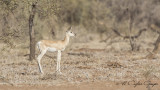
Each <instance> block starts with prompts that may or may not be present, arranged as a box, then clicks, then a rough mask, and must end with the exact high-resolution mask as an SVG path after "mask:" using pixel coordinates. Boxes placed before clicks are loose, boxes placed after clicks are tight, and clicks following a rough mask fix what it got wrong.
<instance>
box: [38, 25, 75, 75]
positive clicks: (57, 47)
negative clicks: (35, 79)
mask: <svg viewBox="0 0 160 90" xmlns="http://www.w3.org/2000/svg"><path fill="white" fill-rule="evenodd" d="M71 29H72V27H70V28H69V29H68V30H67V31H66V36H65V38H64V40H57V41H52V40H41V41H39V42H38V43H37V47H38V49H39V50H40V54H39V55H38V57H37V61H38V66H39V71H40V72H41V73H42V74H43V70H42V66H41V59H42V57H43V55H44V54H45V53H46V52H47V51H49V52H55V51H57V66H56V71H57V72H58V73H60V74H61V71H60V62H61V52H62V51H64V50H65V48H66V46H67V45H68V44H69V39H70V36H76V34H74V33H73V32H72V31H71Z"/></svg>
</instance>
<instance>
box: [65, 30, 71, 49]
mask: <svg viewBox="0 0 160 90" xmlns="http://www.w3.org/2000/svg"><path fill="white" fill-rule="evenodd" d="M69 38H70V36H69V35H68V34H67V33H66V36H65V38H64V44H65V46H67V45H68V43H69Z"/></svg>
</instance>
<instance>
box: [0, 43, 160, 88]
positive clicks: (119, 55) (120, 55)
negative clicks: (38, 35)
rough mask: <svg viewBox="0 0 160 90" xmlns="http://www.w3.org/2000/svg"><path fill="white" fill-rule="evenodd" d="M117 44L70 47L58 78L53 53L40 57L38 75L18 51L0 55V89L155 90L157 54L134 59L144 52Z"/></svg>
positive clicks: (158, 68)
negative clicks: (151, 56) (146, 57)
mask: <svg viewBox="0 0 160 90" xmlns="http://www.w3.org/2000/svg"><path fill="white" fill-rule="evenodd" d="M120 44H121V47H120V45H118V44H115V45H112V46H110V47H106V44H105V43H90V44H73V45H71V46H72V48H68V49H67V50H66V51H64V52H63V53H62V61H61V71H62V73H63V74H62V75H59V74H56V73H55V69H56V55H57V53H56V52H55V53H49V52H48V53H47V54H46V55H45V56H44V57H43V58H42V61H41V64H42V67H43V71H44V75H41V74H40V73H39V70H38V65H37V61H36V60H34V61H32V62H31V61H29V60H28V55H25V54H26V53H24V52H22V50H17V51H16V50H11V51H10V52H7V53H5V52H4V53H3V54H1V57H0V65H1V68H0V71H1V72H0V90H7V89H8V90H10V89H12V90H22V89H26V90H37V89H39V90H44V89H53V88H54V89H56V90H75V89H76V90H85V89H86V90H88V89H89V90H106V89H108V90H128V89H130V90H159V89H160V85H159V84H160V81H159V78H160V61H159V60H158V58H159V55H156V58H155V59H152V60H147V59H138V60H136V59H134V58H137V57H143V56H145V55H147V54H148V52H146V51H145V50H140V51H138V52H130V51H129V49H128V47H129V46H127V44H126V45H122V44H123V42H122V43H120ZM124 44H125V43H124ZM117 46H119V47H118V48H117ZM124 47H125V48H124ZM127 49H128V50H127ZM148 80H151V81H152V82H150V83H151V84H156V85H154V86H153V87H152V86H151V85H150V87H146V86H147V85H146V83H144V82H145V81H148ZM128 82H129V84H128ZM124 83H125V85H122V84H124ZM126 83H127V84H126ZM137 83H138V85H137V86H136V87H134V85H133V84H137Z"/></svg>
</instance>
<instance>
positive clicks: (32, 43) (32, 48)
mask: <svg viewBox="0 0 160 90" xmlns="http://www.w3.org/2000/svg"><path fill="white" fill-rule="evenodd" d="M35 12H36V5H35V4H32V10H31V12H30V16H29V36H30V55H29V60H30V61H32V60H33V59H35V35H34V30H33V29H32V27H33V19H34V16H35Z"/></svg>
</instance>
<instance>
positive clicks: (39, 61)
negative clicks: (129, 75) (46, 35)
mask: <svg viewBox="0 0 160 90" xmlns="http://www.w3.org/2000/svg"><path fill="white" fill-rule="evenodd" d="M46 51H47V50H44V51H42V52H41V54H40V55H39V56H38V57H37V61H38V67H39V71H40V72H41V73H43V70H42V66H41V59H42V57H43V55H44V54H45V53H46Z"/></svg>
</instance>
